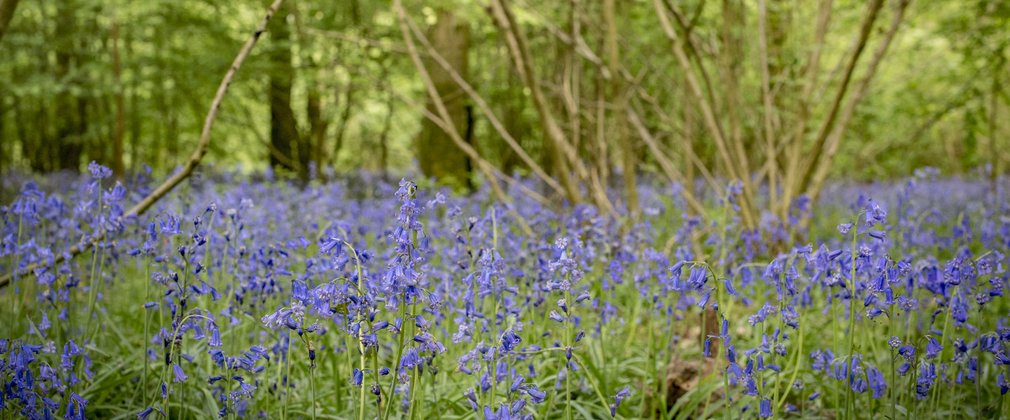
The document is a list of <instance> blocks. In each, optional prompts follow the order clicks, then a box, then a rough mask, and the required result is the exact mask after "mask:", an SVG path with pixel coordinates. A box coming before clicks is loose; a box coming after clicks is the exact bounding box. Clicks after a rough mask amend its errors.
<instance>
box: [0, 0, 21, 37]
mask: <svg viewBox="0 0 1010 420" xmlns="http://www.w3.org/2000/svg"><path fill="white" fill-rule="evenodd" d="M18 1H19V0H0V40H3V37H4V34H5V33H7V29H8V28H10V23H11V19H13V18H14V11H15V10H17V8H18Z"/></svg>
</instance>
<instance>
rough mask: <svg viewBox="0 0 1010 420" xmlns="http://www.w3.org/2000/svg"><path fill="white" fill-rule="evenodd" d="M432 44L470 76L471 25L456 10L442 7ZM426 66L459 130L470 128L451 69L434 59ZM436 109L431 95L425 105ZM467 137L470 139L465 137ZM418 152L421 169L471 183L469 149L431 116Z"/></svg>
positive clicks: (452, 181) (458, 182)
mask: <svg viewBox="0 0 1010 420" xmlns="http://www.w3.org/2000/svg"><path fill="white" fill-rule="evenodd" d="M428 39H429V40H431V44H432V46H433V47H434V48H435V50H436V51H438V53H439V54H440V55H442V57H444V58H445V59H446V61H448V62H449V63H450V64H451V66H452V68H453V69H454V70H455V71H456V72H457V73H458V74H460V75H461V76H462V77H463V78H464V80H468V79H469V75H468V73H469V62H468V59H467V55H468V53H469V48H470V26H469V25H468V24H467V23H466V22H464V21H462V20H460V19H458V18H457V17H456V16H455V15H453V14H452V12H450V11H447V10H440V11H439V12H438V20H437V21H436V22H435V24H434V26H432V27H431V28H430V30H429V33H428ZM424 67H425V69H426V70H427V71H428V74H430V75H431V80H432V82H433V83H434V84H435V89H436V90H437V91H438V94H439V96H440V97H441V99H442V102H443V103H445V107H446V110H447V111H448V113H449V116H450V118H451V119H452V124H453V125H455V127H456V131H457V132H459V133H467V132H469V128H468V121H469V119H468V118H467V100H466V98H467V96H466V94H465V93H464V92H463V91H462V90H461V89H460V88H459V86H458V85H457V84H456V82H455V81H453V79H452V76H451V75H450V73H449V72H448V71H446V70H445V69H443V68H442V67H441V66H439V65H438V63H435V62H434V61H433V60H431V59H425V60H424ZM425 107H426V108H427V109H428V111H429V112H432V113H434V112H435V109H434V104H433V103H432V101H431V99H429V100H428V101H427V105H426V106H425ZM464 139H465V140H468V141H469V140H470V139H468V138H464ZM417 156H418V160H419V161H420V162H419V163H420V165H421V171H422V172H423V173H424V174H425V175H426V176H433V177H435V178H438V179H439V180H440V181H443V182H446V183H448V184H451V185H455V186H467V185H468V180H469V178H470V172H469V168H470V162H469V159H467V156H466V154H465V153H463V151H462V150H460V149H459V148H458V147H456V145H455V144H454V143H453V141H452V139H451V138H450V137H449V135H448V134H447V133H445V131H444V130H442V129H441V128H439V127H438V126H436V125H435V124H434V123H433V122H431V121H430V120H429V119H425V120H424V123H423V124H422V128H421V132H420V133H419V134H418V136H417Z"/></svg>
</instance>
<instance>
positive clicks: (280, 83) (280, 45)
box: [269, 5, 308, 179]
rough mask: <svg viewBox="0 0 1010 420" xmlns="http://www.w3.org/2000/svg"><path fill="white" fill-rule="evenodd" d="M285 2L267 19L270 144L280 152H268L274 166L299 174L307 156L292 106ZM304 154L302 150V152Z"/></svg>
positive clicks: (289, 43)
mask: <svg viewBox="0 0 1010 420" xmlns="http://www.w3.org/2000/svg"><path fill="white" fill-rule="evenodd" d="M287 16H288V6H286V5H285V6H282V7H281V8H280V10H278V11H277V15H276V16H275V17H274V19H273V20H271V22H270V29H269V33H270V36H271V37H272V38H271V44H272V45H271V48H270V54H269V55H270V144H271V146H272V147H273V148H274V149H275V150H276V152H277V153H278V154H280V155H281V156H280V157H278V156H274V155H273V154H271V155H270V166H271V167H273V168H274V169H286V170H289V171H296V172H297V173H298V175H299V176H300V177H303V179H304V177H306V176H307V175H308V172H307V171H306V168H303V167H302V166H304V165H303V163H305V162H304V160H305V158H307V157H308V156H301V155H302V154H299V151H300V150H299V143H301V142H300V141H299V139H300V138H299V135H298V122H297V121H296V120H295V113H294V111H292V109H291V83H292V78H293V76H292V75H293V74H294V68H293V66H292V64H291V29H290V28H289V27H288V23H287ZM303 154H304V153H303Z"/></svg>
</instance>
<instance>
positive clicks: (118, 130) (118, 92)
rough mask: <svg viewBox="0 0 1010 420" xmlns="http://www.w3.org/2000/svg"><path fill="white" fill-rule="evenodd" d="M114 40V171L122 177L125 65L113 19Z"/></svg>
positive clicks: (111, 29)
mask: <svg viewBox="0 0 1010 420" xmlns="http://www.w3.org/2000/svg"><path fill="white" fill-rule="evenodd" d="M109 37H110V38H111V41H112V78H113V81H114V83H115V87H114V89H115V93H114V94H113V95H114V100H115V103H116V126H115V128H114V130H113V134H112V172H113V173H115V174H116V177H117V178H120V179H122V178H123V177H124V175H125V172H126V165H125V164H124V163H123V136H124V135H125V134H126V109H125V107H126V105H125V99H124V98H123V66H122V63H121V61H120V56H119V25H117V24H116V21H115V20H113V21H112V25H111V26H110V27H109Z"/></svg>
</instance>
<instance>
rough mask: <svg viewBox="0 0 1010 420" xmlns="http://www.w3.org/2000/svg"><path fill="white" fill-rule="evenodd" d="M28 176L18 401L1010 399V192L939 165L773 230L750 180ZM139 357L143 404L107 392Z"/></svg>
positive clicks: (19, 226) (9, 365)
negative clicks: (423, 183)
mask: <svg viewBox="0 0 1010 420" xmlns="http://www.w3.org/2000/svg"><path fill="white" fill-rule="evenodd" d="M13 179H15V178H7V179H5V182H7V181H8V180H13ZM3 188H5V189H7V190H10V191H11V197H12V199H11V200H9V203H10V204H9V205H7V206H3V207H2V208H0V216H2V223H3V225H2V229H3V230H2V232H0V239H2V243H0V245H2V246H0V271H2V272H3V273H14V274H15V276H13V278H12V281H11V284H10V285H9V286H7V289H6V290H4V291H3V292H0V293H2V294H3V295H4V297H5V299H0V303H2V304H3V305H11V306H10V309H7V308H6V307H5V308H4V310H3V311H0V314H2V315H0V318H3V319H0V321H2V322H3V323H5V324H6V325H8V327H6V328H7V329H6V330H5V331H6V335H5V336H2V337H0V396H2V398H0V412H2V413H4V414H3V415H6V414H8V413H9V414H17V415H21V416H25V417H30V418H50V417H58V416H63V417H68V418H83V417H90V418H102V417H114V416H117V415H121V414H131V415H136V416H138V417H139V418H161V417H169V418H170V417H175V416H177V415H183V416H185V415H188V414H183V413H180V412H179V410H180V408H179V407H184V406H187V405H194V404H197V405H199V406H200V407H213V408H214V409H215V410H216V412H215V413H214V414H216V415H217V416H220V417H228V418H232V417H236V418H283V417H297V416H299V415H301V414H305V415H306V416H309V415H310V413H313V414H316V413H318V414H327V415H331V416H333V415H335V416H341V417H357V416H364V417H369V418H375V417H378V418H388V417H390V416H394V417H396V416H401V417H410V416H414V417H417V416H427V417H431V416H437V415H442V414H445V415H456V416H476V417H478V418H487V419H513V418H517V419H528V418H534V417H536V418H544V417H546V418H555V417H562V416H571V415H573V414H572V413H573V412H575V413H576V414H574V415H582V414H584V413H587V412H588V413H592V414H593V415H594V416H596V417H606V416H608V415H609V416H612V417H643V416H644V417H660V416H662V415H664V413H667V414H668V412H669V411H670V410H677V409H684V407H697V408H696V409H697V410H705V407H704V406H705V404H712V403H714V401H713V399H715V398H718V399H722V400H723V402H722V403H721V404H719V405H718V408H717V409H718V410H721V411H722V412H723V413H726V414H727V415H728V416H729V417H740V416H758V417H771V416H784V415H787V414H788V413H793V412H796V413H805V414H808V415H809V414H811V413H813V415H816V416H828V415H838V414H839V413H844V412H846V411H844V410H845V409H846V406H845V405H844V404H852V403H853V402H854V401H856V400H858V401H859V403H858V404H860V407H862V406H863V404H869V405H867V406H866V408H867V410H870V411H871V412H874V413H876V412H878V411H879V412H881V413H890V412H891V409H892V408H895V407H898V406H900V407H902V411H915V410H918V412H924V410H927V409H934V408H937V406H942V408H944V409H947V410H953V411H956V412H960V413H967V412H968V411H967V408H966V407H967V406H969V405H970V406H971V410H972V411H971V412H972V413H976V414H977V413H987V412H999V411H1000V410H1001V409H1005V407H1003V406H1001V405H1000V404H1001V403H1002V400H1001V399H999V396H1000V395H1002V394H1005V393H1006V392H1007V391H1008V390H1010V355H1008V354H1010V319H1008V315H1010V314H1008V307H1010V306H1008V305H1007V302H1006V299H1005V298H1004V296H1003V295H1004V289H1005V288H1006V286H1007V277H1008V274H1007V272H1006V270H1005V264H1006V253H1007V252H1010V251H1008V249H1010V220H1008V219H1007V218H1006V217H1004V216H1002V215H1003V214H1006V213H1007V211H1008V210H1010V202H1008V201H1007V200H1005V199H1004V196H1003V195H1002V194H1003V191H1002V190H1001V189H999V188H997V189H996V190H995V191H993V190H992V189H990V188H988V187H987V186H981V187H980V186H979V183H976V182H972V181H963V180H962V181H951V180H947V179H939V178H937V177H936V175H935V174H934V173H932V172H929V171H923V172H922V173H920V174H918V175H917V176H916V177H914V178H912V179H910V180H908V181H907V182H902V183H900V184H896V185H881V186H872V187H867V186H858V187H855V186H846V185H844V184H838V185H834V186H831V187H830V188H829V189H828V192H827V193H826V196H825V197H824V198H823V199H822V200H821V201H820V202H818V203H813V202H811V201H810V200H809V199H807V198H806V197H800V198H798V199H797V200H796V201H795V202H794V203H793V206H792V207H791V208H790V209H789V211H788V212H787V217H786V220H779V219H778V218H776V217H774V216H771V215H766V216H765V217H762V218H761V220H760V221H759V222H758V226H756V227H753V228H747V227H745V226H744V225H743V223H742V220H741V218H739V217H738V212H739V211H740V206H739V203H740V202H739V197H737V196H738V194H739V193H740V189H741V186H740V184H739V183H733V184H731V185H730V186H729V187H728V188H725V189H724V190H725V194H726V196H724V197H708V198H706V203H710V204H711V205H712V206H715V207H717V208H718V209H717V210H718V211H717V212H713V214H718V215H720V216H718V217H714V218H708V219H703V218H700V217H696V216H691V215H689V214H686V212H685V211H684V209H685V206H684V203H683V202H682V200H681V199H680V198H679V197H677V196H676V193H674V196H673V197H670V195H671V194H670V191H671V189H670V188H669V187H668V186H662V185H655V186H654V185H643V187H642V188H641V203H642V207H643V214H644V215H645V217H644V218H643V219H642V220H641V221H640V222H639V223H638V224H636V225H633V226H632V225H627V224H624V223H623V221H622V220H618V219H615V218H612V217H608V216H606V215H604V214H602V213H600V212H599V211H598V210H597V209H595V208H594V207H592V206H587V205H577V206H572V207H568V208H560V207H559V208H552V207H546V206H545V205H543V204H540V203H538V202H535V201H533V200H530V199H528V198H525V197H524V196H522V194H521V193H519V192H518V191H513V193H514V194H512V195H513V196H514V197H516V199H515V201H514V202H512V203H496V202H494V201H493V200H491V198H490V196H489V192H488V191H487V190H478V191H477V192H475V193H473V194H472V195H470V196H465V197H464V196H456V195H452V194H448V193H446V192H444V191H437V190H434V189H427V188H419V187H418V186H417V185H416V184H414V183H413V182H410V181H407V180H403V181H400V182H399V183H388V182H386V181H384V180H383V179H380V178H376V177H372V176H371V175H368V174H360V175H354V176H351V177H348V178H347V179H346V180H343V181H335V182H331V183H327V184H315V183H313V184H309V185H307V186H304V187H295V186H292V185H288V184H286V183H285V182H281V181H276V180H273V179H271V175H270V174H267V175H266V179H265V180H260V181H259V182H249V180H248V179H246V178H244V177H242V176H239V175H234V174H228V173H224V174H205V175H203V176H201V177H198V178H194V179H191V180H190V181H188V185H187V186H186V187H185V189H184V190H182V191H181V192H180V193H179V194H174V195H172V196H170V197H169V198H166V199H165V200H163V201H161V202H159V203H158V204H157V206H155V207H154V208H152V209H151V210H150V211H148V212H147V213H145V214H143V215H140V216H131V217H124V215H125V214H126V213H125V211H124V206H128V205H129V204H130V203H132V202H133V201H135V200H136V199H138V198H139V197H141V196H143V194H145V193H146V192H148V191H149V190H150V188H151V184H150V179H149V176H148V175H147V174H142V176H139V177H136V178H133V179H126V180H122V181H120V182H117V181H114V180H113V179H112V178H111V172H110V171H108V169H107V168H104V167H102V166H100V165H97V164H94V165H91V166H89V172H88V174H87V175H86V176H84V177H83V179H81V180H66V179H58V178H56V177H50V178H38V179H35V180H29V181H26V182H23V183H18V184H17V185H13V184H11V185H7V184H5V185H3ZM673 191H676V189H673ZM870 197H874V199H871V198H870ZM952 197H953V198H955V199H951V198H952ZM815 209H816V210H819V209H831V210H835V212H823V214H839V215H841V216H840V217H842V219H843V220H836V219H831V220H826V219H825V218H824V217H823V216H820V218H819V217H818V216H816V214H821V213H815ZM831 217H834V216H831ZM516 218H522V219H523V221H524V223H523V224H519V223H517V221H516ZM522 225H527V226H530V227H532V231H526V230H524V229H522V228H521V226H522ZM74 246H77V247H84V248H85V252H82V253H81V255H80V256H78V257H76V258H68V257H69V255H68V254H67V250H69V249H71V247H74ZM25 270H29V271H25ZM10 296H17V297H18V299H11V298H10ZM141 297H142V298H141ZM8 313H9V314H11V315H7V314H8ZM15 313H16V314H17V316H16V317H15V316H13V314H15ZM123 340H126V342H123ZM117 352H118V354H117ZM127 355H128V356H131V357H133V358H132V359H130V360H133V361H135V363H137V364H138V365H139V364H141V363H142V364H143V366H133V367H132V369H130V370H129V372H130V373H129V375H130V377H129V378H128V380H129V381H130V382H129V384H130V389H129V390H128V392H118V393H117V392H96V384H100V381H101V380H103V378H107V377H110V375H109V374H108V373H109V371H110V370H111V369H116V368H115V366H116V364H115V363H114V361H116V360H118V359H119V358H123V357H125V356H127ZM691 362H701V366H704V367H702V368H699V370H700V371H701V372H702V373H703V374H700V375H699V376H698V377H697V378H694V379H695V380H694V382H692V383H693V384H694V386H698V387H699V388H700V389H715V391H714V392H711V393H710V395H709V394H706V395H705V401H702V402H700V403H698V404H694V403H691V402H681V403H678V401H675V400H672V399H668V398H667V396H669V395H672V394H670V393H668V392H667V391H668V390H669V389H670V388H671V387H675V386H678V385H679V384H676V383H672V382H671V380H668V375H664V374H663V372H664V371H665V370H664V369H667V368H668V367H669V366H673V365H674V364H678V363H691ZM705 372H713V373H714V375H705V374H704V373H705ZM103 373H105V375H103ZM702 387H705V388H702ZM126 394H130V395H126ZM124 395H126V396H124ZM322 395H328V396H330V397H333V398H329V397H322ZM682 398H698V397H697V396H692V394H688V395H687V396H684V397H682ZM446 401H454V403H452V404H446V403H445V402H446ZM864 402H865V403H864ZM124 406H128V407H129V408H130V410H132V411H131V412H130V413H123V412H121V411H120V412H117V411H115V410H116V408H115V407H124ZM433 406H435V407H437V408H435V409H437V410H439V412H434V411H431V410H432V408H430V407H433ZM959 410H960V411H959ZM701 413H702V411H699V412H697V413H693V414H698V415H700V414H701ZM208 415H210V414H208Z"/></svg>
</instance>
